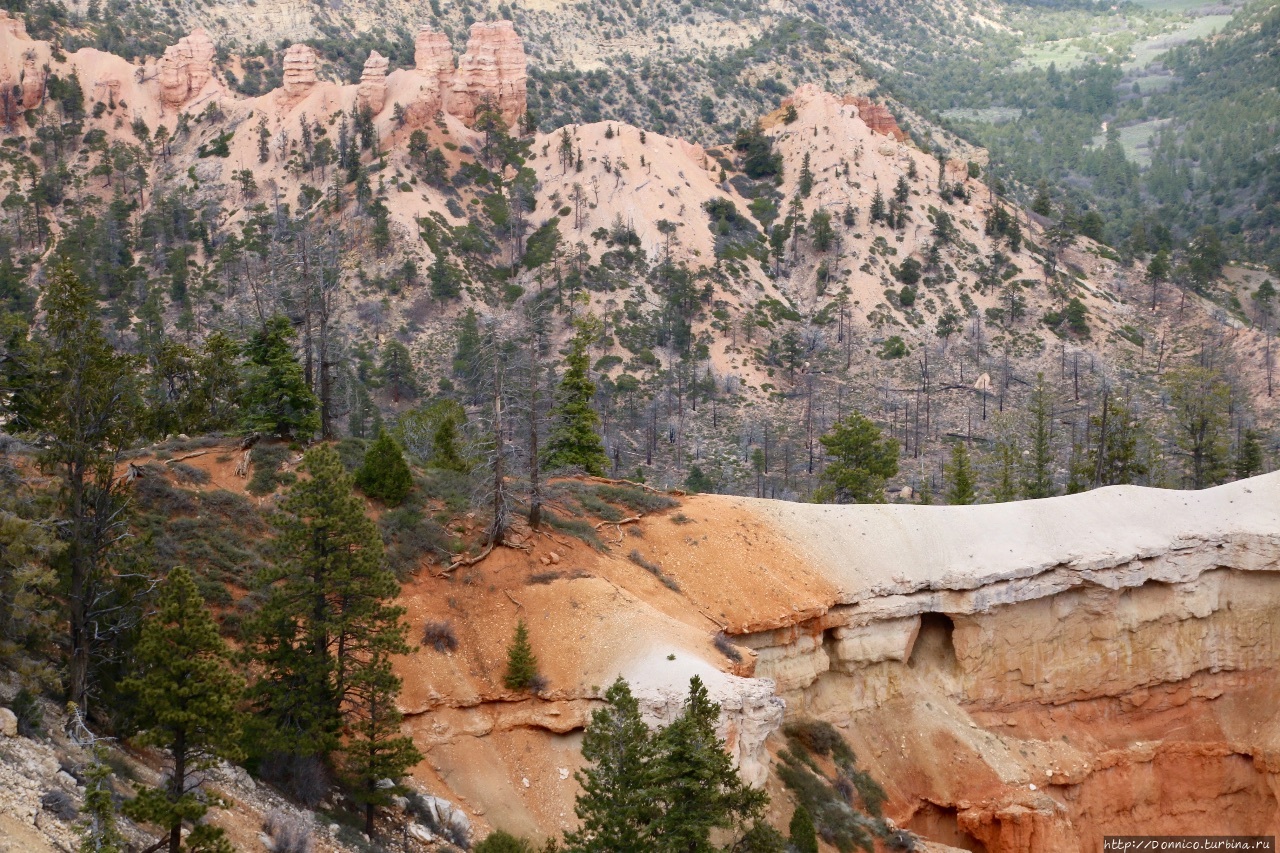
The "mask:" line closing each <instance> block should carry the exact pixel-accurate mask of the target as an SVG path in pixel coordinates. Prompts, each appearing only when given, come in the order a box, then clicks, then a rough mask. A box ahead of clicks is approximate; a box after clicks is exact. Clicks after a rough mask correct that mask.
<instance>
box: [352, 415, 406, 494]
mask: <svg viewBox="0 0 1280 853" xmlns="http://www.w3.org/2000/svg"><path fill="white" fill-rule="evenodd" d="M356 485H357V486H358V487H359V488H360V491H362V492H364V493H365V494H366V495H368V496H369V497H371V498H373V499H374V500H379V501H382V502H383V503H384V504H386V505H387V506H399V505H400V504H401V503H402V502H403V501H404V499H405V498H407V497H408V496H409V493H410V492H411V491H413V473H412V472H411V471H410V470H409V463H408V462H406V461H405V459H404V453H402V452H401V450H400V445H399V444H397V443H396V440H395V439H394V438H392V437H391V435H390V433H387V432H385V431H384V432H382V433H379V434H378V437H377V438H376V439H374V441H373V444H371V445H369V449H368V450H366V451H365V453H364V462H363V463H361V465H360V467H359V469H357V470H356Z"/></svg>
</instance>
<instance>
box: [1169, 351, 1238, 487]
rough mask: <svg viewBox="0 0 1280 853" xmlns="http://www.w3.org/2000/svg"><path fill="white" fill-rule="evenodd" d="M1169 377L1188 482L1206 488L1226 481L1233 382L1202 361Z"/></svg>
mask: <svg viewBox="0 0 1280 853" xmlns="http://www.w3.org/2000/svg"><path fill="white" fill-rule="evenodd" d="M1165 381H1166V384H1167V385H1168V387H1169V405H1170V407H1171V408H1172V410H1173V412H1172V414H1173V426H1174V440H1175V443H1176V444H1177V447H1178V450H1179V452H1180V453H1181V454H1182V457H1183V459H1184V460H1185V462H1186V482H1187V484H1188V485H1190V486H1191V488H1193V489H1203V488H1205V487H1206V486H1212V485H1214V484H1216V483H1220V482H1222V480H1223V478H1225V477H1226V475H1227V471H1228V465H1229V462H1230V459H1229V455H1228V447H1227V443H1228V438H1227V426H1228V415H1227V412H1228V410H1229V407H1230V404H1231V388H1230V386H1228V385H1227V382H1226V380H1225V379H1224V378H1223V377H1222V374H1221V373H1219V372H1218V371H1217V370H1214V369H1213V368H1210V367H1201V366H1199V365H1192V366H1188V367H1183V368H1180V369H1178V370H1175V371H1171V372H1170V373H1169V375H1168V376H1167V377H1166V379H1165Z"/></svg>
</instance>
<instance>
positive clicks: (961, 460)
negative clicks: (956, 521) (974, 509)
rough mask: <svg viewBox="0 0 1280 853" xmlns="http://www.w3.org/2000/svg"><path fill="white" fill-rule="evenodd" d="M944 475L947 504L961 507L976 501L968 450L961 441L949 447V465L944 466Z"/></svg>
mask: <svg viewBox="0 0 1280 853" xmlns="http://www.w3.org/2000/svg"><path fill="white" fill-rule="evenodd" d="M944 473H945V474H946V477H947V503H949V504H953V505H956V506H963V505H965V504H971V503H973V502H974V501H975V500H977V497H978V496H977V493H976V491H975V490H974V481H973V468H972V466H971V465H970V464H969V448H968V446H966V445H965V443H964V442H963V441H957V442H956V443H955V444H953V445H952V446H951V464H950V465H948V466H946V469H945V471H944Z"/></svg>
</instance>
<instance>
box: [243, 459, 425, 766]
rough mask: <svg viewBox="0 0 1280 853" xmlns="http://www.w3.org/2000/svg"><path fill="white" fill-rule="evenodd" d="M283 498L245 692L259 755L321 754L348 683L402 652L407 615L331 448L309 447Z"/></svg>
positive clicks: (330, 741) (327, 748)
mask: <svg viewBox="0 0 1280 853" xmlns="http://www.w3.org/2000/svg"><path fill="white" fill-rule="evenodd" d="M301 470H302V471H303V472H304V473H306V474H308V475H310V476H309V477H308V479H305V480H299V481H298V482H297V483H296V484H295V485H294V486H293V487H292V488H291V489H290V490H289V492H288V493H287V494H286V495H285V497H284V499H283V500H282V501H281V503H280V510H281V519H280V521H279V535H278V536H277V539H276V543H277V547H278V549H279V552H278V553H279V555H280V558H279V562H278V563H277V565H276V566H275V567H273V568H272V569H271V570H270V571H268V572H266V573H264V576H263V578H262V581H263V583H264V586H265V588H266V589H268V590H269V593H268V596H267V600H266V601H265V602H264V603H263V605H262V608H261V610H260V611H259V614H258V617H257V618H256V620H255V621H254V623H253V625H252V626H251V627H252V630H251V637H252V640H251V643H250V644H249V647H248V656H249V657H250V658H251V659H252V660H254V661H255V662H256V663H257V664H258V665H259V666H261V668H262V675H261V677H260V678H259V679H258V681H257V682H256V683H255V684H254V685H253V687H252V688H251V690H250V696H251V698H252V700H253V704H254V706H255V707H256V708H257V710H258V712H259V713H258V715H257V716H256V717H255V719H254V725H255V726H257V727H258V728H259V729H260V731H259V732H257V733H255V734H257V735H258V737H257V740H258V741H259V743H260V745H261V748H262V750H263V753H264V754H269V753H272V752H275V753H283V754H287V755H294V756H324V755H327V754H328V753H329V752H331V751H332V750H333V749H334V748H335V747H336V746H337V735H338V731H339V728H340V725H341V715H342V711H343V709H344V708H346V707H347V704H348V697H349V696H350V694H351V690H352V679H353V678H355V677H357V676H359V675H360V673H361V671H362V670H364V669H365V668H367V667H369V666H371V665H373V662H374V661H376V660H377V659H378V656H379V655H382V654H401V653H404V652H405V651H407V647H406V646H405V642H404V636H405V630H406V629H405V626H404V624H403V623H402V622H401V621H400V618H401V616H403V614H404V611H403V609H401V608H398V607H393V606H391V605H390V604H389V603H388V602H389V601H390V600H391V599H392V598H394V597H395V595H396V594H397V592H398V591H399V585H398V584H397V583H396V579H395V575H393V574H392V573H391V572H390V571H389V570H388V569H386V567H385V566H384V565H383V550H382V537H381V536H380V535H379V533H378V527H377V525H376V524H375V523H374V522H373V521H372V520H371V519H369V518H368V516H366V515H365V512H364V502H363V501H362V500H361V499H360V497H359V496H357V495H356V494H355V493H354V492H353V491H352V486H353V482H352V478H351V476H350V475H348V474H347V473H346V471H345V470H344V468H343V466H342V460H341V458H340V457H339V456H338V453H337V451H335V450H334V449H333V448H332V447H330V446H328V445H322V446H319V447H315V448H313V449H311V450H309V451H307V455H306V456H305V457H304V459H303V462H302V466H301Z"/></svg>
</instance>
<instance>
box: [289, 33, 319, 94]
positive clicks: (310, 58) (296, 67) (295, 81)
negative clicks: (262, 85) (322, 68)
mask: <svg viewBox="0 0 1280 853" xmlns="http://www.w3.org/2000/svg"><path fill="white" fill-rule="evenodd" d="M317 65H319V58H318V57H317V56H316V52H315V50H313V49H312V48H311V47H309V46H308V45H305V44H295V45H293V46H291V47H290V48H289V49H288V50H286V51H285V52H284V89H283V96H284V100H285V101H286V102H288V103H296V102H298V101H300V100H302V99H303V98H305V97H306V96H307V93H309V92H310V91H311V89H312V87H313V86H315V84H316V67H317Z"/></svg>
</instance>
